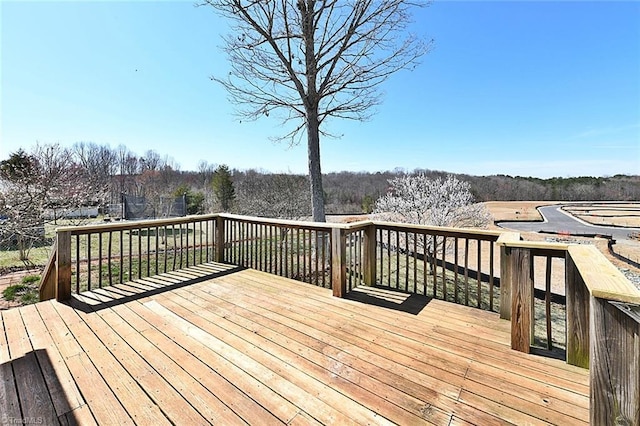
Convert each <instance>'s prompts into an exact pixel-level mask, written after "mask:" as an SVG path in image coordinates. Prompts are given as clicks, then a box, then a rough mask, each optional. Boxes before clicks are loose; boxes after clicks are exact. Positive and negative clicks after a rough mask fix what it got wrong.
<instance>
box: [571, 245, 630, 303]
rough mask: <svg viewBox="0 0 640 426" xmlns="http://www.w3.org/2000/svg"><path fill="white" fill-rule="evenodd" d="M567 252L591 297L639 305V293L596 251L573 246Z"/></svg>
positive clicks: (586, 247) (588, 247) (586, 246)
mask: <svg viewBox="0 0 640 426" xmlns="http://www.w3.org/2000/svg"><path fill="white" fill-rule="evenodd" d="M567 250H568V254H569V256H570V257H571V259H572V261H573V263H574V264H575V266H576V268H577V269H578V271H580V275H581V276H582V279H583V281H584V284H585V285H586V286H587V288H588V289H589V293H591V295H592V296H593V297H598V298H601V299H606V300H609V301H612V302H625V303H631V304H636V305H640V291H639V290H638V289H637V288H636V287H634V286H633V284H631V282H630V281H629V280H628V279H627V278H626V277H625V276H624V274H623V273H622V272H620V270H619V269H618V268H616V267H615V266H613V265H612V264H611V262H609V260H608V259H607V258H606V257H604V256H603V255H602V253H601V252H600V251H599V250H598V249H596V248H595V247H594V246H590V245H573V246H569V247H568V249H567Z"/></svg>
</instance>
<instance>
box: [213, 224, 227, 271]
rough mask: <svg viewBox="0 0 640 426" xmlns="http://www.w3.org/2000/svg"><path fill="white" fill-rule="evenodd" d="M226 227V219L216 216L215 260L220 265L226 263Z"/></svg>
mask: <svg viewBox="0 0 640 426" xmlns="http://www.w3.org/2000/svg"><path fill="white" fill-rule="evenodd" d="M224 225H225V220H224V217H222V216H216V231H215V232H216V235H215V239H216V242H215V247H214V253H215V256H214V259H215V261H216V262H218V263H224Z"/></svg>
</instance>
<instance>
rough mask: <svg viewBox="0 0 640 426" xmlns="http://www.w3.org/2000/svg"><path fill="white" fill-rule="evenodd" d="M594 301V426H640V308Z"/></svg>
mask: <svg viewBox="0 0 640 426" xmlns="http://www.w3.org/2000/svg"><path fill="white" fill-rule="evenodd" d="M633 309H634V310H635V311H636V312H635V314H634V313H632V311H631V307H630V306H628V305H627V306H625V305H616V304H613V303H611V302H609V301H607V300H604V299H600V298H596V297H592V298H591V321H590V323H591V337H592V339H591V356H592V362H591V365H590V375H591V424H594V425H619V424H628V425H632V424H633V425H637V424H640V306H637V305H636V306H635V307H633Z"/></svg>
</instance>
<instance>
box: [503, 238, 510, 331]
mask: <svg viewBox="0 0 640 426" xmlns="http://www.w3.org/2000/svg"><path fill="white" fill-rule="evenodd" d="M511 281H512V275H511V247H507V246H502V247H500V318H501V319H504V320H510V319H511Z"/></svg>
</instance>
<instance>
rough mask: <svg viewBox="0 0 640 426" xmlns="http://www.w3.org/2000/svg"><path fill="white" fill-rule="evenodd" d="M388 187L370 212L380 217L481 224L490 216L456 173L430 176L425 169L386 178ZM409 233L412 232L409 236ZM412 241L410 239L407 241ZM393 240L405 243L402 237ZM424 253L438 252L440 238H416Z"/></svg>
mask: <svg viewBox="0 0 640 426" xmlns="http://www.w3.org/2000/svg"><path fill="white" fill-rule="evenodd" d="M389 184H390V189H389V191H388V192H387V194H386V195H384V196H383V197H381V198H379V199H378V200H377V201H376V206H375V209H374V211H373V214H374V215H375V216H376V217H377V218H378V219H381V220H386V221H390V222H401V223H415V224H418V225H430V226H447V227H484V226H486V225H487V224H488V223H489V220H490V218H491V216H490V215H489V212H488V211H487V210H486V208H485V207H484V205H482V204H477V203H474V200H473V195H472V194H471V191H470V185H469V183H468V182H465V181H461V180H459V179H458V178H456V177H455V176H452V175H448V176H447V177H446V178H444V179H443V178H435V179H434V178H430V177H428V176H427V175H425V174H424V173H419V174H416V175H404V176H400V177H397V178H394V179H391V180H389ZM409 238H413V237H411V235H410V236H409ZM408 243H409V246H412V245H413V243H414V242H413V240H411V241H409V242H408ZM396 244H398V245H404V244H403V241H397V242H396ZM416 246H418V247H419V248H420V249H421V250H422V251H423V253H426V254H428V255H430V256H432V255H434V254H438V252H440V251H441V250H442V249H443V247H442V239H441V238H436V237H432V238H427V237H424V238H421V239H418V241H416Z"/></svg>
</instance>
